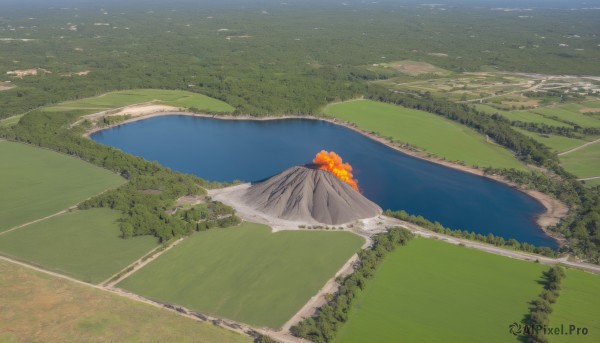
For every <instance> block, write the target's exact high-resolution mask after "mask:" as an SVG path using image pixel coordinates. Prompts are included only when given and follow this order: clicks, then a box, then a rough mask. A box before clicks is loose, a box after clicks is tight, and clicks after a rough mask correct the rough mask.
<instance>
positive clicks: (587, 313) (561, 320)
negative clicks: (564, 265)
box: [549, 269, 600, 343]
mask: <svg viewBox="0 0 600 343" xmlns="http://www.w3.org/2000/svg"><path fill="white" fill-rule="evenodd" d="M566 274H567V277H566V278H565V279H563V281H562V283H561V288H562V289H561V291H560V296H559V297H558V300H557V301H556V304H554V306H553V308H554V311H553V312H552V314H551V315H550V326H552V327H557V326H560V325H561V324H563V325H565V329H566V328H567V327H568V326H569V325H570V324H573V325H576V326H578V327H587V328H588V330H589V333H588V335H586V336H583V335H579V336H552V337H551V339H550V342H552V343H555V342H556V343H559V342H574V343H579V342H581V343H584V342H600V297H598V292H599V291H600V276H598V275H594V274H589V273H585V272H582V271H578V270H571V269H568V270H567V271H566ZM549 338H550V337H549Z"/></svg>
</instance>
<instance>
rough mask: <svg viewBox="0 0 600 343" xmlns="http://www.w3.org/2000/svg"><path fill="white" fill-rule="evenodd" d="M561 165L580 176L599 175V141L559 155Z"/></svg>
mask: <svg viewBox="0 0 600 343" xmlns="http://www.w3.org/2000/svg"><path fill="white" fill-rule="evenodd" d="M560 161H561V164H562V166H563V167H564V168H565V169H566V170H567V171H568V172H571V173H573V174H575V175H577V176H578V177H580V178H584V177H592V176H600V143H596V144H592V145H588V146H586V147H585V148H582V149H579V150H576V151H573V152H570V153H568V154H566V155H563V156H560Z"/></svg>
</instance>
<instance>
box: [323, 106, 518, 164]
mask: <svg viewBox="0 0 600 343" xmlns="http://www.w3.org/2000/svg"><path fill="white" fill-rule="evenodd" d="M324 112H325V114H327V115H329V116H333V117H335V118H338V119H342V120H345V121H349V122H352V123H355V124H356V125H358V126H359V127H360V128H361V129H363V130H366V131H375V132H377V133H379V134H380V135H382V136H385V137H391V138H393V139H394V140H397V141H401V142H405V143H408V144H411V145H414V146H417V147H420V148H422V149H424V150H425V151H427V152H428V153H431V154H434V155H437V156H439V157H443V158H445V159H447V160H451V161H463V162H464V163H466V164H467V165H472V166H482V167H487V166H491V167H495V168H515V169H524V168H525V167H524V166H523V164H521V163H520V162H519V161H518V160H517V159H516V158H515V157H514V156H513V154H512V153H511V152H510V151H508V150H506V149H504V148H502V147H500V146H498V145H495V144H492V143H488V142H486V139H485V137H484V136H482V135H480V134H478V133H477V132H475V131H473V130H471V129H470V128H467V127H465V126H462V125H460V124H457V123H454V122H452V121H450V120H448V119H445V118H442V117H440V116H437V115H435V114H431V113H427V112H423V111H418V110H412V109H407V108H404V107H401V106H395V105H390V104H384V103H379V102H375V101H369V100H355V101H349V102H344V103H339V104H333V105H329V106H327V107H326V108H325V109H324Z"/></svg>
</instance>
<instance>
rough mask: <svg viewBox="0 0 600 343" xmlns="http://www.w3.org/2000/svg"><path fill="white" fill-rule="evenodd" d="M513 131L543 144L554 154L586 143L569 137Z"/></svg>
mask: <svg viewBox="0 0 600 343" xmlns="http://www.w3.org/2000/svg"><path fill="white" fill-rule="evenodd" d="M514 129H515V130H517V131H519V132H521V133H522V134H524V135H525V136H528V137H531V138H533V139H535V140H536V141H538V142H540V143H542V144H544V145H545V146H547V147H549V148H550V149H552V150H554V151H556V152H563V151H567V150H570V149H573V148H576V147H578V146H581V145H583V144H585V143H586V141H584V140H581V139H577V138H569V137H564V136H557V135H546V136H542V135H540V134H539V133H535V132H530V131H527V130H522V129H517V128H514Z"/></svg>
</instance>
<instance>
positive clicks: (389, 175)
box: [91, 116, 557, 247]
mask: <svg viewBox="0 0 600 343" xmlns="http://www.w3.org/2000/svg"><path fill="white" fill-rule="evenodd" d="M91 138H92V139H93V140H94V141H96V142H99V143H102V144H105V145H108V146H112V147H115V148H118V149H121V150H123V151H125V152H128V153H131V154H133V155H137V156H140V157H143V158H145V159H146V160H150V161H158V162H159V163H161V164H162V165H164V166H167V167H169V168H171V169H174V170H177V171H180V172H184V173H190V174H195V175H197V176H199V177H201V178H204V179H207V180H211V181H232V180H234V179H238V180H242V181H257V180H262V179H265V178H267V177H269V176H272V175H275V174H277V173H279V172H281V171H282V170H284V169H286V168H289V167H291V166H294V165H299V164H306V163H310V162H311V161H312V159H313V157H314V156H315V155H316V153H318V152H319V151H321V150H323V149H324V150H328V151H335V152H337V153H338V154H339V155H340V156H342V158H343V159H344V161H346V162H349V163H350V164H351V165H352V167H353V168H354V176H355V178H356V179H357V180H358V184H359V187H360V189H361V191H362V192H363V194H364V195H365V196H366V197H368V198H369V199H371V200H372V201H374V202H376V203H377V204H379V206H381V207H382V208H383V209H392V210H405V211H407V212H408V213H411V214H415V215H422V216H424V217H425V218H427V219H429V220H431V221H435V220H437V221H439V222H440V223H442V224H443V225H444V226H447V227H450V228H453V229H462V230H465V229H466V230H470V231H475V232H477V233H482V234H487V233H493V234H494V235H498V236H502V237H504V238H515V239H517V240H519V241H523V242H528V243H531V244H535V245H540V246H550V247H556V246H557V245H556V242H555V241H554V240H553V239H551V238H550V237H548V236H546V235H545V234H544V232H543V231H542V230H541V229H540V228H538V227H537V226H536V224H535V218H536V216H537V215H539V214H541V213H543V211H544V208H543V206H542V205H541V204H540V203H538V202H537V201H536V200H534V199H533V198H531V197H529V196H527V195H525V194H523V193H521V192H519V191H517V190H515V189H513V188H511V187H508V186H506V185H503V184H501V183H498V182H495V181H493V180H489V179H487V178H484V177H480V176H476V175H472V174H468V173H464V172H460V171H458V170H454V169H451V168H447V167H443V166H440V165H438V164H435V163H431V162H428V161H424V160H421V159H418V158H414V157H411V156H408V155H405V154H402V153H400V152H398V151H395V150H393V149H391V148H389V147H387V146H385V145H383V144H381V143H378V142H376V141H373V140H371V139H369V138H367V137H365V136H363V135H361V134H359V133H357V132H355V131H352V130H350V129H347V128H345V127H343V126H339V125H334V124H331V123H328V122H323V121H318V120H302V119H286V120H270V121H251V120H247V121H246V120H244V121H241V120H219V119H211V118H197V117H189V116H162V117H154V118H150V119H146V120H142V121H137V122H132V123H129V124H125V125H122V126H118V127H114V128H111V129H108V130H104V131H100V132H97V133H95V134H93V135H92V136H91Z"/></svg>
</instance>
